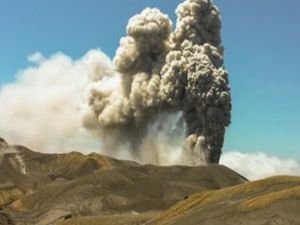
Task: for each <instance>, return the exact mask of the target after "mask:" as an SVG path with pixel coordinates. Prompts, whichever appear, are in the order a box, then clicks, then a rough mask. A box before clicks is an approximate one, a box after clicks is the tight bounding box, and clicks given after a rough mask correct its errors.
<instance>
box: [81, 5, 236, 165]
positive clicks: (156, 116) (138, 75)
mask: <svg viewBox="0 0 300 225" xmlns="http://www.w3.org/2000/svg"><path fill="white" fill-rule="evenodd" d="M176 14H177V23H176V27H175V30H174V31H172V22H171V20H170V19H169V17H168V16H167V15H165V14H163V13H161V12H160V11H159V10H158V9H150V8H147V9H145V10H143V11H142V12H141V13H140V14H138V15H136V16H134V17H132V18H131V19H130V20H129V23H128V25H127V36H126V37H123V38H122V39H121V41H120V47H119V49H118V50H117V54H116V56H115V58H114V66H115V69H116V71H117V72H113V71H109V70H104V72H103V70H101V69H100V70H99V69H98V70H97V68H95V70H94V71H91V73H90V82H91V84H90V87H89V91H88V98H87V107H86V113H85V115H84V125H85V127H86V128H88V129H90V130H93V131H94V132H95V133H97V134H98V135H99V136H100V137H101V139H102V140H103V142H104V148H105V149H107V151H121V152H122V150H120V149H124V148H126V149H128V150H130V153H129V154H130V155H132V156H134V157H135V158H137V159H140V160H143V161H144V160H145V159H148V160H146V161H150V162H152V161H155V163H160V159H161V158H168V157H169V155H168V154H167V155H165V154H164V153H165V152H168V150H166V148H170V147H171V146H172V145H173V144H174V143H175V142H173V141H174V140H175V139H176V140H181V138H176V137H181V136H182V132H179V133H178V132H177V131H176V129H177V128H174V132H175V133H174V134H173V133H172V129H171V131H170V130H168V131H166V128H168V129H169V128H170V125H169V123H171V124H172V122H173V123H175V124H176V123H177V122H178V120H177V119H174V115H180V116H179V117H180V118H181V119H180V120H181V121H182V123H183V124H184V125H182V126H181V128H182V129H181V131H182V130H184V135H183V137H184V139H185V140H182V143H176V146H177V147H178V146H180V148H181V149H182V150H183V153H182V154H181V157H182V160H183V161H185V160H187V161H190V163H191V164H194V165H199V164H207V163H218V162H219V158H220V155H221V149H222V145H223V140H224V133H225V127H226V126H228V125H229V124H230V111H231V97H230V88H229V85H228V74H227V71H226V70H225V68H224V66H223V47H222V44H221V38H220V29H221V20H220V16H219V11H218V9H217V8H216V6H214V5H213V3H212V1H210V0H186V1H184V2H183V3H181V4H180V5H179V6H178V8H177V10H176ZM99 71H102V72H103V73H102V72H101V73H99ZM95 73H97V74H96V75H95ZM168 115H170V116H168ZM175 117H176V116H175ZM169 118H173V121H170V120H169ZM176 126H177V125H176ZM176 126H175V127H176ZM165 131H166V132H165ZM169 132H171V134H172V135H174V136H172V137H171V138H170V136H169V135H170V133H169ZM173 139H174V140H173ZM165 142H168V143H165ZM168 145H169V146H168ZM124 146H126V147H124ZM166 146H167V147H166ZM174 149H176V147H175V148H174ZM174 152H176V150H174ZM174 154H175V153H174ZM170 155H172V154H170ZM175 155H176V154H175ZM171 161H172V160H171ZM164 162H166V161H165V160H164Z"/></svg>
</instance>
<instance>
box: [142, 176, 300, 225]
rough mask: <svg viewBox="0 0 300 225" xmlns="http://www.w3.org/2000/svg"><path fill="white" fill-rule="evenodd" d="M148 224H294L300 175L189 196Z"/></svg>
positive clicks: (299, 220) (299, 214)
mask: <svg viewBox="0 0 300 225" xmlns="http://www.w3.org/2000/svg"><path fill="white" fill-rule="evenodd" d="M147 224H148V225H150V224H151V225H154V224H157V225H158V224H159V225H179V224H185V225H196V224H201V225H202V224H203V225H219V224H220V225H224V224H244V225H267V224H270V225H272V224H274V225H275V224H276V225H289V224H291V225H298V224H300V177H288V176H280V177H271V178H268V179H264V180H259V181H255V182H250V183H245V184H241V185H237V186H233V187H227V188H223V189H220V190H212V191H204V192H200V193H197V194H193V195H191V196H189V198H188V199H186V200H183V201H181V202H179V203H177V204H175V205H174V206H172V207H171V208H170V209H168V210H166V211H164V212H163V213H161V214H159V215H158V216H156V217H155V218H154V219H152V220H151V222H148V223H147Z"/></svg>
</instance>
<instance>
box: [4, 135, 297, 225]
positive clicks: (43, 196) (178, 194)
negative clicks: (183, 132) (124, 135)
mask: <svg viewBox="0 0 300 225" xmlns="http://www.w3.org/2000/svg"><path fill="white" fill-rule="evenodd" d="M299 212H300V178H299V177H288V176H282V177H272V178H268V179H264V180H260V181H255V182H248V181H247V179H245V178H244V177H242V176H241V175H239V174H237V173H236V172H234V171H233V170H231V169H229V168H227V167H225V166H222V165H210V166H199V167H186V166H169V167H159V166H154V165H141V164H138V163H136V162H131V161H121V160H116V159H113V158H109V157H106V156H103V155H99V154H95V153H93V154H89V155H83V154H81V153H78V152H72V153H68V154H42V153H38V152H34V151H31V150H29V149H28V148H26V147H23V146H10V145H8V144H7V143H6V142H5V141H4V140H3V139H0V225H27V224H28V225H29V224H30V225H138V224H145V225H155V224H162V225H181V224H182V225H197V224H201V225H218V224H220V225H221V224H222V225H224V224H243V225H285V224H292V225H297V224H300V213H299Z"/></svg>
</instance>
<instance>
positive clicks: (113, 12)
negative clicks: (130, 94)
mask: <svg viewBox="0 0 300 225" xmlns="http://www.w3.org/2000/svg"><path fill="white" fill-rule="evenodd" d="M179 2H181V1H179V0H163V1H162V0H151V1H150V0H143V1H141V0H122V1H121V0H110V1H102V0H89V1H83V0H52V1H40V0H27V1H18V0H0V27H1V30H0V85H4V84H5V83H8V82H13V81H14V79H15V74H16V72H17V71H18V70H20V69H23V68H26V67H27V66H28V62H27V56H28V55H29V54H31V53H33V52H37V51H39V52H42V53H43V54H44V55H45V56H49V55H52V54H53V53H56V52H58V51H61V52H64V53H65V54H67V55H70V56H71V57H73V58H78V57H80V56H82V55H83V54H84V53H86V52H87V51H88V50H89V49H92V48H100V49H102V50H103V51H104V52H105V53H106V54H108V55H109V56H111V57H113V56H114V53H115V50H116V48H117V47H118V44H119V39H120V37H121V36H123V35H124V34H125V27H126V24H127V21H128V19H129V17H131V16H132V15H134V14H136V13H138V12H140V11H141V10H142V9H143V8H145V7H147V6H150V7H158V8H160V9H161V10H162V11H163V12H165V13H167V14H169V16H170V17H171V18H172V20H173V21H174V22H175V14H174V10H175V7H176V6H177V4H178V3H179ZM215 3H216V4H217V5H218V7H219V9H220V10H221V13H222V19H223V29H222V34H223V43H224V46H225V48H226V53H225V54H226V57H225V65H226V68H227V69H228V70H229V72H230V82H231V87H232V96H233V115H232V125H231V126H230V128H229V129H228V130H227V136H226V141H225V146H224V149H225V150H238V151H242V152H253V151H263V152H267V153H270V154H276V155H279V156H284V157H293V158H299V156H300V138H299V135H300V101H299V98H300V88H299V85H300V71H299V69H298V65H299V63H300V55H299V52H300V14H299V10H300V1H298V0H287V1H274V0H264V1H261V0H251V1H237V0H235V1H234V0H227V1H223V0H215Z"/></svg>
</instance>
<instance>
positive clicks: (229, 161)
mask: <svg viewBox="0 0 300 225" xmlns="http://www.w3.org/2000/svg"><path fill="white" fill-rule="evenodd" d="M220 163H221V164H224V165H226V166H228V167H230V168H231V169H233V170H235V171H236V172H238V173H240V174H241V175H243V176H245V177H246V178H248V179H249V180H257V179H261V178H265V177H269V176H276V175H296V176H300V163H299V162H297V161H296V160H294V159H282V158H279V157H277V156H272V155H267V154H265V153H262V152H258V153H241V152H225V153H224V154H223V155H222V157H221V162H220Z"/></svg>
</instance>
